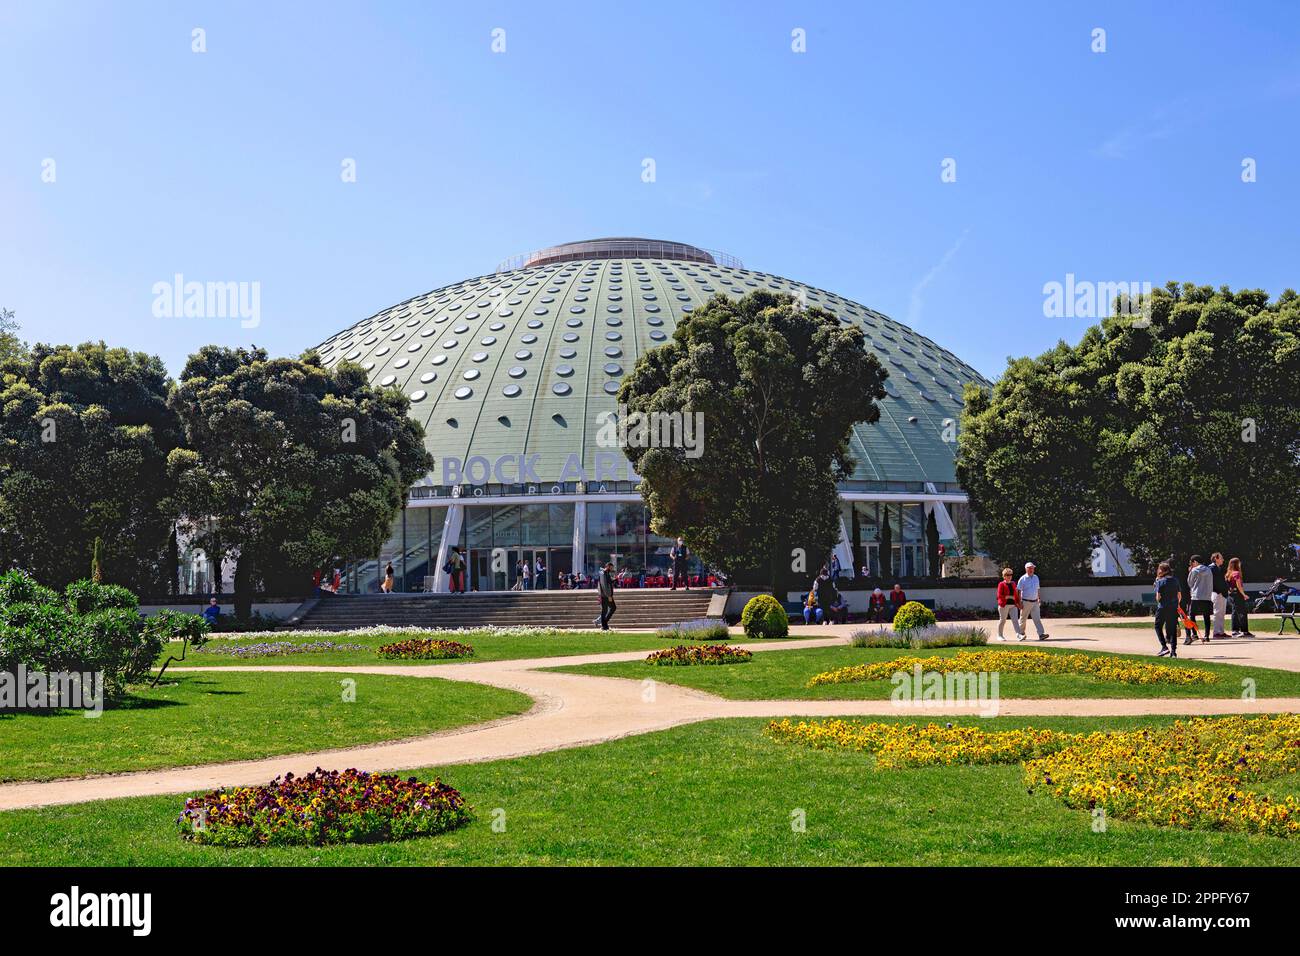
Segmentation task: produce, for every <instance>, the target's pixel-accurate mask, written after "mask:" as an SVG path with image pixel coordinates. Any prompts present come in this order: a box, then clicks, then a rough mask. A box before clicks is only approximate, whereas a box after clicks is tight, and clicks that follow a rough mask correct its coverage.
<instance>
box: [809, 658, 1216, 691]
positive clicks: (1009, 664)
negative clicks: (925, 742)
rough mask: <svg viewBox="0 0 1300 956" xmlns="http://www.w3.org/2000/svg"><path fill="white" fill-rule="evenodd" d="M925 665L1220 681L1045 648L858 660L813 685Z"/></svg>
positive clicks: (1205, 674) (1143, 680) (1128, 679)
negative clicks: (873, 660) (1054, 651)
mask: <svg viewBox="0 0 1300 956" xmlns="http://www.w3.org/2000/svg"><path fill="white" fill-rule="evenodd" d="M917 666H920V668H921V670H922V671H926V672H936V673H940V674H946V673H948V672H949V671H963V672H977V673H978V672H981V671H988V672H992V671H997V672H998V673H1001V674H1086V675H1089V676H1091V677H1093V678H1094V679H1096V680H1099V681H1112V682H1114V683H1117V684H1183V685H1188V684H1215V683H1218V680H1219V675H1218V674H1215V673H1214V672H1213V671H1207V670H1204V669H1202V668H1199V667H1178V666H1176V665H1170V664H1150V663H1147V662H1146V661H1132V660H1127V659H1125V658H1122V657H1089V656H1088V655H1087V654H1048V653H1046V652H1044V651H959V652H957V653H956V654H954V655H952V656H951V657H897V658H895V659H894V660H892V661H879V662H877V663H875V664H854V665H853V666H852V667H841V668H839V669H837V670H833V671H825V672H824V673H821V674H816V675H814V676H813V677H812V679H811V680H809V681H808V686H809V687H817V686H819V685H821V684H851V683H855V682H858V681H870V680H889V679H890V678H891V677H893V675H894V674H896V673H898V672H899V671H910V670H912V669H913V668H915V667H917Z"/></svg>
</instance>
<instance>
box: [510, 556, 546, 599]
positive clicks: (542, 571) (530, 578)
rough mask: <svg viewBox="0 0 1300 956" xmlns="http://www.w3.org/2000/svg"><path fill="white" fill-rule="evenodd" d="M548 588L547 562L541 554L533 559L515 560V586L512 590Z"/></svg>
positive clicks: (540, 589) (542, 589)
mask: <svg viewBox="0 0 1300 956" xmlns="http://www.w3.org/2000/svg"><path fill="white" fill-rule="evenodd" d="M534 588H536V589H537V590H538V591H544V590H546V562H545V561H543V560H542V556H541V555H540V554H539V555H538V556H537V558H536V559H535V560H533V561H529V560H528V559H527V558H520V559H519V560H518V561H516V562H515V586H514V587H513V588H511V590H512V591H531V590H533V589H534Z"/></svg>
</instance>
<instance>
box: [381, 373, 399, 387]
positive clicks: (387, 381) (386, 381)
mask: <svg viewBox="0 0 1300 956" xmlns="http://www.w3.org/2000/svg"><path fill="white" fill-rule="evenodd" d="M396 381H397V376H396V375H385V376H384V377H383V378H381V379H380V380H379V384H380V385H382V386H383V387H384V388H387V387H388V386H389V385H392V384H393V383H394V382H396Z"/></svg>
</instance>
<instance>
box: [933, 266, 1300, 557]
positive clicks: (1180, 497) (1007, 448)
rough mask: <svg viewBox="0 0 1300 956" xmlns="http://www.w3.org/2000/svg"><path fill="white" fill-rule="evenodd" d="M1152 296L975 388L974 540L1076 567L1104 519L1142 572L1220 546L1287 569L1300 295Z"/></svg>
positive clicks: (970, 457)
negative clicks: (1137, 315) (987, 391)
mask: <svg viewBox="0 0 1300 956" xmlns="http://www.w3.org/2000/svg"><path fill="white" fill-rule="evenodd" d="M1145 305H1146V309H1145V314H1144V316H1143V319H1144V320H1143V321H1134V319H1133V317H1132V316H1131V315H1123V314H1119V315H1114V316H1111V317H1109V318H1106V319H1104V320H1102V322H1101V323H1100V324H1098V325H1096V326H1093V327H1091V328H1089V329H1088V330H1087V331H1086V332H1085V333H1084V335H1083V338H1082V339H1081V341H1080V342H1079V344H1078V345H1077V346H1073V347H1071V346H1068V345H1065V344H1064V343H1061V344H1058V345H1057V347H1056V348H1055V349H1053V350H1051V351H1050V352H1047V353H1045V354H1044V355H1042V356H1040V357H1039V358H1037V359H1015V360H1012V361H1011V362H1010V364H1009V365H1008V368H1007V372H1006V373H1005V374H1004V375H1003V377H1002V379H1001V380H1000V381H999V382H998V383H997V386H996V387H995V388H994V390H993V394H992V395H991V396H989V395H982V394H979V393H968V394H967V405H966V409H965V412H964V414H963V416H962V430H961V435H960V436H959V459H958V475H959V478H960V480H961V481H962V485H963V487H964V488H965V489H966V490H967V493H968V494H970V496H971V504H972V507H973V508H974V510H975V511H976V513H977V514H978V515H979V518H980V538H981V542H982V543H983V544H984V545H985V547H987V548H988V549H989V550H990V551H991V552H993V554H994V556H995V557H997V558H999V560H1003V561H1006V562H1007V563H1011V562H1012V560H1013V559H1014V558H1033V559H1034V560H1035V561H1037V562H1038V564H1039V566H1040V567H1045V568H1051V567H1053V564H1052V562H1059V563H1060V565H1061V566H1062V568H1063V569H1065V568H1067V567H1072V568H1076V569H1083V568H1084V567H1086V565H1087V563H1088V558H1089V555H1090V553H1091V550H1092V548H1093V547H1094V545H1095V543H1096V541H1097V540H1098V538H1099V537H1100V535H1101V533H1102V532H1103V531H1110V532H1112V533H1113V534H1114V535H1115V537H1116V538H1117V539H1118V540H1119V541H1121V542H1122V543H1123V544H1124V545H1126V546H1127V547H1128V548H1129V549H1130V550H1131V551H1132V552H1133V556H1134V559H1135V561H1136V563H1137V564H1138V565H1139V566H1143V567H1145V568H1146V569H1148V570H1149V569H1150V568H1151V567H1152V566H1153V565H1154V563H1156V562H1157V561H1159V560H1161V559H1164V558H1167V557H1169V556H1170V555H1171V554H1173V555H1178V556H1179V557H1180V558H1185V557H1186V555H1187V554H1189V553H1192V552H1202V553H1204V552H1208V551H1212V550H1220V551H1223V552H1225V553H1229V554H1232V555H1238V556H1240V557H1242V558H1243V559H1244V560H1246V561H1247V562H1248V563H1251V564H1252V565H1253V566H1255V567H1256V568H1257V569H1258V570H1260V571H1264V570H1270V569H1275V568H1278V567H1280V566H1281V564H1282V561H1283V558H1282V556H1283V554H1284V553H1285V551H1286V548H1287V545H1289V544H1290V543H1291V542H1292V541H1294V540H1295V534H1296V531H1297V528H1300V400H1298V399H1297V397H1296V388H1295V383H1296V382H1297V381H1300V297H1297V295H1296V293H1295V292H1293V291H1291V290H1289V289H1288V290H1287V291H1285V292H1283V293H1282V294H1281V295H1280V296H1279V297H1278V298H1277V299H1276V300H1275V301H1272V302H1270V301H1269V298H1268V295H1267V294H1266V293H1264V292H1262V291H1260V290H1255V289H1247V290H1241V291H1237V292H1233V291H1232V290H1231V289H1228V288H1226V287H1223V288H1220V289H1217V290H1215V289H1212V288H1210V287H1208V286H1195V285H1191V284H1184V285H1177V284H1175V283H1169V284H1168V285H1167V286H1166V287H1165V288H1164V289H1157V290H1155V291H1154V292H1153V294H1152V295H1151V297H1150V299H1149V301H1148V302H1147V303H1145Z"/></svg>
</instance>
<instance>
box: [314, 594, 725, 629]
mask: <svg viewBox="0 0 1300 956" xmlns="http://www.w3.org/2000/svg"><path fill="white" fill-rule="evenodd" d="M713 593H714V592H713V591H709V590H698V589H693V590H690V591H685V590H678V591H669V590H662V589H656V588H646V589H640V588H630V589H627V590H620V591H618V592H616V593H615V596H614V599H615V601H616V602H617V603H618V613H617V614H615V615H614V620H613V621H612V622H611V624H610V626H611V627H615V628H625V627H662V626H663V625H665V624H674V623H676V622H678V621H689V620H693V619H695V618H701V617H705V616H706V615H707V614H708V610H709V602H710V599H711V598H712V597H713ZM719 593H721V592H719ZM599 613H600V599H599V598H598V597H597V596H596V592H595V591H594V590H582V591H473V592H470V593H468V594H339V595H326V596H325V597H323V598H321V599H320V601H318V602H317V604H316V605H315V606H314V607H312V608H310V609H309V610H308V611H307V612H306V613H305V614H304V615H303V616H302V618H301V619H299V620H298V621H297V622H296V626H297V627H298V628H300V629H307V628H310V629H313V630H323V631H342V630H346V629H348V628H353V627H370V626H373V625H378V624H385V625H390V626H394V627H399V626H411V627H428V628H453V627H482V626H484V625H488V624H492V625H496V626H499V627H505V626H510V625H534V626H538V627H576V628H590V627H592V623H591V622H592V619H593V618H595V617H596V616H597V615H598V614H599Z"/></svg>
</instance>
